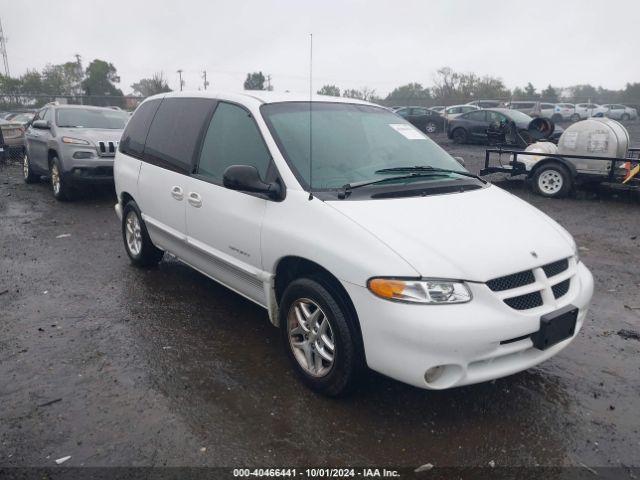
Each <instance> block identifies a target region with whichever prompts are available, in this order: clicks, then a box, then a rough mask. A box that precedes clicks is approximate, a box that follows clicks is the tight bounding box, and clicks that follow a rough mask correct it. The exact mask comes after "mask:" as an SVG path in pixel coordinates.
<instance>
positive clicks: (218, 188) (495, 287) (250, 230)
mask: <svg viewBox="0 0 640 480" xmlns="http://www.w3.org/2000/svg"><path fill="white" fill-rule="evenodd" d="M114 176H115V185H116V191H117V196H118V203H117V205H116V207H115V208H116V212H117V214H118V216H119V217H120V219H121V220H122V235H123V240H124V246H125V249H126V251H127V254H128V255H129V257H130V258H131V261H132V263H133V264H134V265H139V266H148V265H152V264H155V263H157V262H159V261H160V260H161V259H162V256H163V254H164V252H170V253H171V254H173V255H175V256H177V257H178V258H179V259H180V260H181V261H183V262H184V263H186V264H188V265H190V266H192V267H193V268H195V269H196V270H198V271H200V272H202V273H203V274H205V275H207V276H209V277H211V278H213V279H214V280H216V281H218V282H220V283H222V284H223V285H225V286H227V287H228V288H229V289H231V290H233V291H235V292H237V293H238V294H240V295H243V296H244V297H246V298H248V299H249V300H251V301H253V302H255V303H257V304H258V305H261V306H263V307H264V308H265V309H267V311H268V314H269V318H270V320H271V322H272V323H273V324H274V325H275V326H277V327H280V329H281V331H282V337H283V343H284V346H285V349H286V352H287V355H288V356H289V358H290V360H291V363H292V365H293V367H294V368H295V370H296V371H297V372H298V373H299V375H300V377H301V378H302V379H303V380H304V381H305V382H306V383H307V384H308V385H309V386H310V387H312V388H313V389H315V390H317V391H320V392H322V393H325V394H327V395H338V394H341V393H343V392H345V391H346V390H348V389H349V387H351V386H352V385H353V384H354V382H355V380H356V379H357V377H358V375H359V373H360V372H362V370H363V369H364V368H365V367H367V366H368V367H369V368H371V369H373V370H375V371H378V372H380V373H382V374H384V375H388V376H389V377H393V378H395V379H397V380H400V381H402V382H406V383H409V384H411V385H415V386H417V387H421V388H426V389H445V388H449V387H456V386H461V385H467V384H471V383H476V382H482V381H486V380H490V379H494V378H498V377H502V376H505V375H509V374H512V373H515V372H519V371H521V370H524V369H527V368H529V367H532V366H533V365H536V364H538V363H540V362H542V361H543V360H546V359H547V358H549V357H552V356H553V355H555V354H556V353H558V352H559V351H560V350H562V349H563V348H565V347H566V346H567V345H568V344H569V343H570V342H571V341H572V340H573V339H574V338H575V336H576V335H577V334H578V332H579V330H580V328H581V327H582V324H583V323H584V320H585V317H586V314H587V308H588V306H589V302H590V300H591V296H592V293H593V279H592V277H591V274H590V273H589V271H588V270H587V268H586V267H585V266H584V264H583V263H582V262H581V261H580V259H579V258H578V251H577V249H576V244H575V242H574V241H573V239H572V237H571V235H569V233H568V232H567V231H566V230H565V229H564V228H562V227H561V226H560V225H558V224H557V223H556V222H554V221H553V220H552V219H550V218H549V217H547V216H546V215H544V214H543V213H541V212H540V211H538V210H537V209H535V208H534V207H532V206H531V205H529V204H528V203H526V202H524V201H522V200H520V199H518V198H517V197H515V196H513V195H511V194H509V193H507V192H505V191H503V190H502V189H500V188H498V187H496V186H494V185H491V184H490V183H488V182H486V181H484V180H482V179H481V178H478V177H477V176H475V175H473V174H471V173H469V172H468V171H467V170H465V169H464V168H463V167H462V166H461V165H460V164H459V163H458V162H457V161H456V160H455V159H453V158H452V157H451V156H450V155H449V154H448V153H447V152H445V151H444V150H443V149H442V148H440V147H439V146H438V145H437V144H435V143H434V142H433V141H431V140H430V139H429V138H428V137H427V136H426V135H424V134H423V133H422V132H420V131H419V130H417V129H416V128H415V127H413V126H412V125H411V124H409V123H408V122H406V121H404V120H403V119H402V118H400V117H398V116H397V115H395V114H393V113H392V112H390V111H389V110H387V109H385V108H382V107H379V106H376V105H373V104H370V103H366V102H361V101H358V100H353V99H343V98H330V97H329V98H327V97H326V96H317V97H313V98H312V99H309V98H308V97H307V98H305V97H304V96H303V95H295V94H276V93H273V92H262V91H260V92H253V91H247V92H244V93H237V94H233V93H217V92H210V91H206V92H193V93H186V92H180V93H168V94H161V95H156V96H153V97H150V98H149V99H147V100H145V101H144V102H143V103H142V104H141V105H140V106H139V107H138V109H137V110H136V112H135V113H134V115H133V117H132V118H131V120H130V121H129V123H128V125H127V128H126V130H125V131H124V133H123V137H122V140H121V142H120V146H119V151H118V152H117V155H116V159H115V171H114ZM241 335H242V332H238V336H239V338H240V336H241Z"/></svg>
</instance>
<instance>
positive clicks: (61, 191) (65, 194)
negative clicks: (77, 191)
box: [49, 157, 73, 201]
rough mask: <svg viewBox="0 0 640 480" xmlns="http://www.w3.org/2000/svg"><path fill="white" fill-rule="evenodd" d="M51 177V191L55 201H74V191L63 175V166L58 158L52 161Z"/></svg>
mask: <svg viewBox="0 0 640 480" xmlns="http://www.w3.org/2000/svg"><path fill="white" fill-rule="evenodd" d="M49 176H50V178H51V190H52V192H53V196H54V197H55V199H56V200H59V201H64V200H73V190H72V188H71V185H69V182H68V180H67V179H65V178H64V176H63V174H62V166H61V164H60V160H59V159H58V157H53V158H52V159H51V165H50V167H49Z"/></svg>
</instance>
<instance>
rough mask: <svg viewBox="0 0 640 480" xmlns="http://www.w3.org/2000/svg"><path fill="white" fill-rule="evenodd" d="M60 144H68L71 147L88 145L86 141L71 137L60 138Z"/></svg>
mask: <svg viewBox="0 0 640 480" xmlns="http://www.w3.org/2000/svg"><path fill="white" fill-rule="evenodd" d="M62 143H70V144H72V145H90V143H89V142H87V141H86V140H81V139H79V138H71V137H62Z"/></svg>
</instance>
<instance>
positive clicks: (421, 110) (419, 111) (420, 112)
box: [411, 108, 428, 115]
mask: <svg viewBox="0 0 640 480" xmlns="http://www.w3.org/2000/svg"><path fill="white" fill-rule="evenodd" d="M411 115H428V112H427V109H426V108H414V109H412V110H411Z"/></svg>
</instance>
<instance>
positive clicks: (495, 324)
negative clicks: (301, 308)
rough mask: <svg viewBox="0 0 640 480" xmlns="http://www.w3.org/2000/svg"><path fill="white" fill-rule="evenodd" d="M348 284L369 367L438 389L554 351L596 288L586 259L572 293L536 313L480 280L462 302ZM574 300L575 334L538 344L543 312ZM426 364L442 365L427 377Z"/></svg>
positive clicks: (514, 368) (502, 372)
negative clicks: (510, 303)
mask: <svg viewBox="0 0 640 480" xmlns="http://www.w3.org/2000/svg"><path fill="white" fill-rule="evenodd" d="M343 285H344V287H345V288H346V290H347V292H348V293H349V295H350V297H351V299H352V301H353V303H354V306H355V308H356V311H357V313H358V317H359V320H360V326H361V330H362V337H363V341H364V348H365V354H366V358H367V364H368V365H369V367H370V368H371V369H373V370H376V371H377V372H380V373H382V374H384V375H387V376H389V377H392V378H394V379H396V380H399V381H402V382H405V383H408V384H410V385H414V386H416V387H420V388H427V389H433V390H441V389H445V388H451V387H457V386H462V385H468V384H472V383H478V382H483V381H487V380H491V379H494V378H499V377H504V376H506V375H511V374H513V373H516V372H519V371H522V370H526V369H528V368H531V367H533V366H534V365H536V364H538V363H540V362H542V361H544V360H546V359H548V358H550V357H552V356H553V355H555V354H556V353H558V352H559V351H560V350H562V349H563V348H565V347H566V346H567V345H569V343H571V341H572V340H573V339H574V338H575V337H576V335H577V334H578V332H579V331H580V329H581V327H582V325H583V323H584V319H585V318H586V315H587V309H588V306H589V302H590V300H591V297H592V295H593V277H592V276H591V273H590V272H589V270H587V268H586V267H585V266H584V264H582V263H579V264H578V265H577V266H576V273H575V276H574V277H573V280H572V286H571V288H570V290H569V292H568V293H567V294H566V295H564V296H563V297H561V298H560V299H558V300H556V301H555V302H553V305H545V306H544V307H541V308H537V309H535V311H533V312H527V311H518V310H514V309H511V308H510V307H507V306H506V305H505V304H504V303H503V302H502V301H501V300H500V299H499V298H498V297H497V296H496V295H495V294H494V292H492V291H491V290H490V289H489V288H488V287H487V286H486V285H485V284H480V283H470V284H469V287H470V289H471V291H472V294H473V300H471V302H469V303H464V304H458V305H416V304H404V303H397V302H390V301H387V300H383V299H380V298H378V297H376V296H374V295H373V294H372V293H371V292H369V291H368V290H367V289H366V288H365V287H362V286H358V285H354V284H350V283H346V282H343ZM569 304H571V305H574V306H576V307H578V308H579V314H578V320H577V323H576V329H575V333H574V335H573V337H571V338H568V339H566V340H563V341H561V342H560V343H558V344H556V345H554V346H552V347H550V348H548V349H546V350H538V349H536V348H534V347H533V342H532V341H531V339H530V338H528V335H530V334H532V333H534V332H536V331H538V330H539V328H540V317H541V316H542V315H544V314H547V313H550V312H553V311H556V310H559V309H560V308H562V307H564V306H566V305H569ZM520 337H524V338H522V339H520V340H515V341H514V339H518V338H520ZM507 341H508V343H504V342H507ZM501 342H502V343H501ZM435 367H441V369H440V370H438V369H436V368H435ZM428 371H431V372H436V375H432V376H430V375H427V377H428V378H429V381H427V379H426V378H425V375H426V374H427V372H428Z"/></svg>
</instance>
